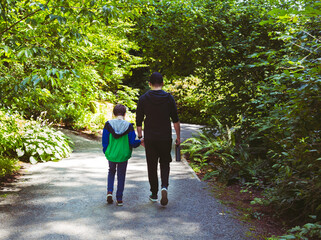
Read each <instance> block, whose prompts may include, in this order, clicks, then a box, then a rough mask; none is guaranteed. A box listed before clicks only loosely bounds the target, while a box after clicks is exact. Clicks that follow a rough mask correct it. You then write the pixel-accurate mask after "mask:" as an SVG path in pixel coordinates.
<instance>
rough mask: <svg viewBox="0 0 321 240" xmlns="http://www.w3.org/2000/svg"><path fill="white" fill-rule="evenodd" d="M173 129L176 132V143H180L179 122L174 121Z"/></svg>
mask: <svg viewBox="0 0 321 240" xmlns="http://www.w3.org/2000/svg"><path fill="white" fill-rule="evenodd" d="M174 129H175V132H176V145H180V144H181V123H180V122H179V121H178V122H176V123H174Z"/></svg>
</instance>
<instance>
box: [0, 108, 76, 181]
mask: <svg viewBox="0 0 321 240" xmlns="http://www.w3.org/2000/svg"><path fill="white" fill-rule="evenodd" d="M70 144H71V142H70V140H69V139H68V138H67V137H66V136H65V135H64V134H63V133H62V132H60V131H56V130H54V129H53V128H51V127H50V126H48V124H47V122H46V121H43V120H42V119H41V118H38V119H37V121H34V120H23V119H22V118H21V117H20V116H19V115H17V114H15V115H9V114H6V113H5V112H3V111H0V177H3V176H7V175H10V174H11V173H12V172H14V171H15V170H17V169H18V168H19V167H18V165H17V161H18V160H21V161H25V162H30V163H33V164H34V163H37V162H45V161H57V160H60V159H62V158H65V157H68V156H69V154H70V153H71V148H70Z"/></svg>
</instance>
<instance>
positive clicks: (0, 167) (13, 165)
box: [0, 156, 20, 179]
mask: <svg viewBox="0 0 321 240" xmlns="http://www.w3.org/2000/svg"><path fill="white" fill-rule="evenodd" d="M19 168H20V167H19V165H18V159H15V158H9V157H3V156H0V179H1V177H6V176H8V175H11V174H12V173H14V172H15V171H17V170H19Z"/></svg>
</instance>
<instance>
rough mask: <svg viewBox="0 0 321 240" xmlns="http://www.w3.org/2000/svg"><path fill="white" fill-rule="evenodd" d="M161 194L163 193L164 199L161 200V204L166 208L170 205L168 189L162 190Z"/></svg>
mask: <svg viewBox="0 0 321 240" xmlns="http://www.w3.org/2000/svg"><path fill="white" fill-rule="evenodd" d="M161 193H162V199H161V200H160V204H161V205H163V206H166V205H167V203H168V198H167V189H166V188H162V190H161Z"/></svg>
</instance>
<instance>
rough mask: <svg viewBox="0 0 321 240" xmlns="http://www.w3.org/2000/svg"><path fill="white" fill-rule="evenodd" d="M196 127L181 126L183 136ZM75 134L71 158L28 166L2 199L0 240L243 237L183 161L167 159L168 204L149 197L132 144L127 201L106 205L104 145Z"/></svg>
mask: <svg viewBox="0 0 321 240" xmlns="http://www.w3.org/2000/svg"><path fill="white" fill-rule="evenodd" d="M197 128H198V126H192V125H182V129H183V132H182V137H183V138H186V137H188V136H189V135H190V133H191V131H194V130H196V129H197ZM73 139H74V142H75V145H76V148H75V151H74V152H73V154H72V155H71V157H70V158H68V159H64V160H62V161H60V162H48V163H41V164H37V165H34V166H32V167H31V168H30V169H28V172H26V174H25V175H24V176H23V177H22V178H21V179H20V181H19V182H18V183H16V184H14V185H13V186H12V187H11V188H10V189H8V191H9V192H10V193H9V194H8V195H7V196H6V197H0V239H1V240H2V239H3V240H4V239H6V240H11V239H28V240H29V239H32V240H34V239H77V240H88V239H95V240H99V239H108V240H109V239H131V240H132V239H134V240H135V239H162V240H163V239H164V240H165V239H166V240H168V239H177V240H181V239H209V240H212V239H215V240H221V239H222V240H223V239H224V240H238V239H248V238H246V232H247V231H248V229H247V228H246V227H244V226H242V225H241V224H240V223H239V222H238V221H237V220H235V219H234V218H232V216H231V215H230V214H229V213H228V211H227V209H226V208H225V207H224V206H223V205H221V204H220V203H218V201H217V200H215V199H214V198H213V196H212V194H211V193H210V192H209V190H208V189H207V185H206V183H203V182H200V181H199V180H198V179H197V178H196V177H195V175H193V173H192V171H191V169H190V168H189V167H188V166H187V165H186V164H185V163H184V162H175V161H173V163H172V164H171V175H170V187H169V204H168V206H167V207H162V206H161V205H160V204H159V203H152V202H150V201H149V200H148V195H149V184H148V179H147V171H146V162H145V155H144V149H143V147H139V148H138V149H135V150H134V152H133V157H132V158H131V159H130V162H129V165H128V170H127V177H126V185H125V192H124V199H123V200H124V206H123V207H118V206H116V205H115V204H113V205H107V204H106V174H107V168H108V166H107V161H106V159H105V157H104V155H103V154H102V150H101V143H100V142H97V141H92V140H87V139H84V138H82V137H80V136H73ZM1 194H4V193H3V192H2V193H1V192H0V195H1Z"/></svg>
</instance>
